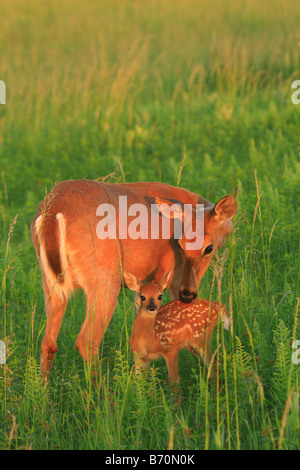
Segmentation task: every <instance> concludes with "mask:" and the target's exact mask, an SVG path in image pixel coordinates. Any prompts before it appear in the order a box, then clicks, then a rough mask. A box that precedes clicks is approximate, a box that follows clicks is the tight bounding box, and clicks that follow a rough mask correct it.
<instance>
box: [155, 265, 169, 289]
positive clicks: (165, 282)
mask: <svg viewBox="0 0 300 470" xmlns="http://www.w3.org/2000/svg"><path fill="white" fill-rule="evenodd" d="M171 275H172V269H171V271H169V272H168V273H167V274H165V275H164V276H163V277H162V278H161V279H160V281H159V283H158V284H159V287H160V288H161V290H165V289H166V287H168V284H169V281H170V279H171Z"/></svg>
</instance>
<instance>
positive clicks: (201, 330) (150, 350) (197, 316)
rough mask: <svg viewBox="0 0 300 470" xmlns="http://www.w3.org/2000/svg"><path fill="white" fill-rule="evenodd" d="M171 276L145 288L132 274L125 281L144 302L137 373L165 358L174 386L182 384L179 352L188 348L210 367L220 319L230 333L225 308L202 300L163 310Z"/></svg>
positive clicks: (135, 336)
mask: <svg viewBox="0 0 300 470" xmlns="http://www.w3.org/2000/svg"><path fill="white" fill-rule="evenodd" d="M170 274H171V272H169V273H168V274H167V275H165V276H164V277H163V278H162V279H161V280H160V281H159V282H158V283H155V282H152V283H151V284H147V285H145V286H143V285H142V284H141V283H140V282H139V281H138V280H137V279H136V277H135V276H133V275H132V274H129V273H124V279H125V282H126V285H127V287H129V288H130V289H131V290H133V291H135V292H137V293H138V294H139V296H140V302H141V303H140V310H139V313H138V315H137V317H136V319H135V321H134V323H133V327H132V334H131V338H130V346H131V351H132V353H133V354H134V355H135V365H136V370H137V371H138V370H139V369H140V368H144V367H146V366H147V365H148V364H149V363H150V362H151V361H153V360H156V359H158V358H160V357H163V358H164V359H165V361H166V363H167V367H168V372H169V382H170V385H174V384H175V383H177V382H178V381H179V376H178V355H179V352H180V351H181V350H182V349H184V348H186V349H187V350H189V351H191V352H192V353H193V354H195V355H196V356H197V357H198V358H199V359H201V360H202V361H204V362H205V363H206V365H207V366H209V364H210V362H211V356H210V353H209V349H208V341H209V338H210V334H211V332H212V330H213V329H214V328H215V327H216V326H217V323H218V321H219V318H221V319H222V320H223V326H224V328H225V329H228V328H229V318H228V316H227V310H226V306H225V305H221V304H220V303H218V302H209V301H208V300H204V299H199V298H196V299H195V300H194V301H193V302H191V303H189V304H185V303H182V302H181V301H180V300H173V301H172V302H168V303H167V304H165V305H163V306H162V307H160V304H161V300H162V294H163V291H164V289H165V288H166V287H167V284H168V280H169V277H170ZM212 375H214V373H213V371H211V376H212Z"/></svg>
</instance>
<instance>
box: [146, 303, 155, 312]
mask: <svg viewBox="0 0 300 470" xmlns="http://www.w3.org/2000/svg"><path fill="white" fill-rule="evenodd" d="M147 310H149V311H150V312H154V311H155V310H157V307H156V305H148V307H147Z"/></svg>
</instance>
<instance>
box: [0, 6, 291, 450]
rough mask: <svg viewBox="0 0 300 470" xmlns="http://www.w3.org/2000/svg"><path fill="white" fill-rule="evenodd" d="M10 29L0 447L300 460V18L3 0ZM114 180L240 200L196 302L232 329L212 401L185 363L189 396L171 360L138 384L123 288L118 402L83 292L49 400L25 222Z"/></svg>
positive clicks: (1, 132)
mask: <svg viewBox="0 0 300 470" xmlns="http://www.w3.org/2000/svg"><path fill="white" fill-rule="evenodd" d="M0 18H1V28H0V51H1V56H0V79H1V80H4V81H5V83H6V88H7V96H6V103H7V104H6V105H0V171H1V178H0V288H1V290H0V340H4V341H5V343H6V347H7V363H6V365H5V366H4V365H0V448H1V449H114V450H116V449H133V450H135V449H151V450H154V449H156V450H158V449H167V448H173V449H281V448H282V449H300V414H299V398H300V383H299V377H300V375H299V371H300V364H299V365H297V364H294V363H293V362H292V353H293V351H294V350H293V349H292V348H291V344H292V342H293V341H294V340H300V319H299V308H298V307H299V297H300V289H299V287H300V286H299V273H300V269H299V268H300V249H299V248H300V244H299V241H300V239H299V232H300V230H299V226H300V224H299V218H300V211H299V200H300V173H299V169H300V164H299V149H298V147H299V141H300V105H299V106H297V105H294V104H292V102H291V94H292V91H293V90H292V89H291V83H292V81H293V80H296V79H300V55H299V43H300V28H299V22H300V6H299V4H297V3H296V2H292V1H289V0H273V1H266V2H262V1H258V0H251V1H250V0H248V1H245V2H238V1H233V0H229V1H223V0H216V1H215V2H211V1H207V0H199V1H196V0H190V1H183V0H172V1H171V0H161V1H156V0H149V1H148V0H147V1H146V2H141V1H138V0H119V1H116V0H111V1H108V0H107V1H105V0H100V1H95V0H92V1H89V2H80V1H78V0H72V1H71V0H64V1H59V2H58V1H48V2H42V1H37V0H32V1H28V0H15V1H14V2H11V1H9V0H2V1H1V3H0ZM108 174H111V176H110V180H111V181H123V180H126V181H128V182H130V181H145V180H147V181H162V182H165V183H169V184H172V185H176V184H179V185H180V186H182V187H185V188H187V189H189V190H192V191H194V192H197V193H198V194H200V195H202V196H204V197H206V198H208V199H209V200H211V201H212V202H217V201H218V200H219V199H220V198H221V197H223V196H224V195H226V194H228V193H232V192H233V191H237V190H238V195H237V202H238V212H237V215H236V217H235V219H234V224H235V228H234V232H233V233H232V235H231V236H230V237H229V239H228V242H227V245H226V248H225V249H222V250H221V251H220V252H219V258H218V259H216V260H215V263H214V265H213V266H212V267H211V269H209V271H208V272H207V273H206V275H205V277H204V278H203V281H202V284H201V288H200V295H201V296H202V297H204V298H207V299H213V300H218V298H221V300H222V301H223V302H225V303H226V304H227V306H228V308H229V309H230V312H231V315H232V324H231V329H230V331H224V330H223V329H218V330H217V331H216V332H215V335H214V337H213V340H212V344H211V348H212V350H213V351H217V353H216V359H217V362H218V364H219V366H218V386H217V390H215V389H214V387H213V386H212V385H211V384H210V383H207V372H206V370H205V368H204V367H203V366H202V365H201V364H198V362H197V360H196V359H195V358H194V357H193V356H191V355H190V354H189V353H187V352H186V351H184V352H183V353H182V355H181V357H180V373H181V382H180V393H179V394H175V393H173V392H172V391H171V390H170V389H169V387H168V384H167V370H166V366H165V364H164V362H163V361H162V362H161V361H160V362H157V363H155V364H154V365H153V366H151V367H150V368H149V370H148V372H147V374H146V375H145V376H144V377H141V378H139V379H137V377H136V376H135V374H134V373H133V359H132V356H131V354H130V351H129V348H128V338H129V335H130V331H131V325H132V321H133V318H134V306H133V298H132V295H131V293H130V292H123V291H121V293H120V296H119V302H118V306H117V309H116V311H115V313H114V316H113V319H112V321H111V323H110V326H109V328H108V330H107V333H106V335H105V338H104V341H103V343H102V346H101V351H100V358H99V364H100V374H101V378H102V380H103V382H104V384H105V388H106V392H103V390H102V389H100V387H94V386H93V384H92V383H91V381H90V378H89V374H88V371H86V370H85V369H84V366H83V363H82V360H81V358H80V356H79V354H78V353H77V351H75V350H74V349H73V345H74V342H75V339H76V337H77V334H78V332H79V329H80V326H81V323H82V321H83V318H84V308H85V307H84V300H85V299H84V297H83V295H82V293H80V292H78V293H76V295H75V296H74V297H73V298H72V299H71V300H70V302H69V304H68V308H67V312H66V314H65V317H64V321H63V325H62V329H61V332H60V335H59V338H58V348H59V351H58V354H57V355H56V358H55V361H54V365H53V370H52V375H51V384H50V386H49V388H45V387H44V386H43V384H42V382H41V379H40V375H39V354H40V344H41V339H42V336H43V332H44V328H45V322H46V318H45V310H44V300H43V294H42V283H41V275H40V270H39V266H38V264H37V260H36V256H35V253H34V249H33V246H32V243H31V239H30V232H29V226H30V222H31V220H32V218H33V216H34V214H35V212H36V209H37V206H38V204H39V202H40V201H41V199H42V198H43V196H44V194H45V188H47V189H48V190H49V189H51V187H52V186H53V184H54V183H55V182H57V181H60V180H64V179H71V178H92V179H96V178H100V177H104V176H105V175H108ZM220 268H221V269H220ZM164 299H165V300H167V294H165V297H164Z"/></svg>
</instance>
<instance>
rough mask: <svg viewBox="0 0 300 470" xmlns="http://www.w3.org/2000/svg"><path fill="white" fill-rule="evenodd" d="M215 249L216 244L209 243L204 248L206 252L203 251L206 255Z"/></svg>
mask: <svg viewBox="0 0 300 470" xmlns="http://www.w3.org/2000/svg"><path fill="white" fill-rule="evenodd" d="M213 249H214V245H208V246H207V247H206V248H205V250H204V253H203V254H204V256H205V255H209V254H210V253H211V252H212V251H213Z"/></svg>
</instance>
